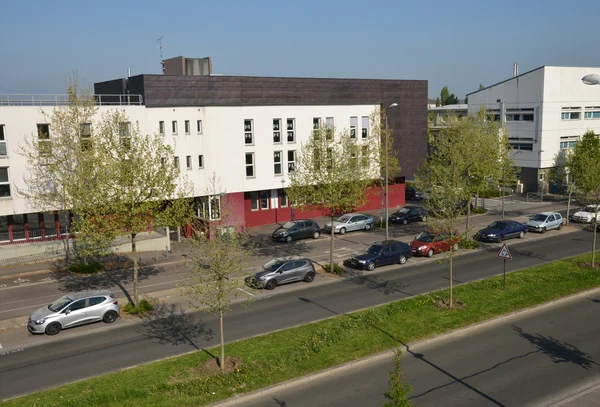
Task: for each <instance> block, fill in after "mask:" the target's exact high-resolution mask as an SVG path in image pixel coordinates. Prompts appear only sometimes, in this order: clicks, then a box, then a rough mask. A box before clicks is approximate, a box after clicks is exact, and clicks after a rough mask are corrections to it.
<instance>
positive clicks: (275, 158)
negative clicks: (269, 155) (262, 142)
mask: <svg viewBox="0 0 600 407" xmlns="http://www.w3.org/2000/svg"><path fill="white" fill-rule="evenodd" d="M277 155H279V160H277ZM277 166H279V172H277ZM273 174H274V175H276V176H282V175H283V151H273Z"/></svg>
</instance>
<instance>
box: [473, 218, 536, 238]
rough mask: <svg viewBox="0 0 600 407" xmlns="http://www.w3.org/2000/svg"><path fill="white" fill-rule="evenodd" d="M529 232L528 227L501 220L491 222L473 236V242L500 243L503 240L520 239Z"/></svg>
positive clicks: (512, 221)
mask: <svg viewBox="0 0 600 407" xmlns="http://www.w3.org/2000/svg"><path fill="white" fill-rule="evenodd" d="M528 230H529V226H527V225H525V224H523V223H520V222H516V221H514V220H501V221H496V222H492V223H490V224H489V225H488V227H487V228H483V229H481V230H480V231H479V232H477V233H476V234H475V240H480V241H484V242H498V243H500V242H502V241H503V240H506V239H510V238H513V237H518V238H519V239H522V238H523V237H524V236H525V233H527V231H528Z"/></svg>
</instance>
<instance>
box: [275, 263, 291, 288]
mask: <svg viewBox="0 0 600 407" xmlns="http://www.w3.org/2000/svg"><path fill="white" fill-rule="evenodd" d="M292 281H295V280H294V262H293V261H288V262H287V263H285V264H283V265H282V266H281V268H280V269H279V277H277V284H287V283H291V282H292Z"/></svg>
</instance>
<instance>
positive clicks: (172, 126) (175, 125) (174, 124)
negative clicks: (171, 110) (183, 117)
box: [171, 120, 177, 135]
mask: <svg viewBox="0 0 600 407" xmlns="http://www.w3.org/2000/svg"><path fill="white" fill-rule="evenodd" d="M171 132H172V133H173V134H175V135H176V134H177V120H173V121H172V122H171Z"/></svg>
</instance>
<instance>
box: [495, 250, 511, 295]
mask: <svg viewBox="0 0 600 407" xmlns="http://www.w3.org/2000/svg"><path fill="white" fill-rule="evenodd" d="M498 257H500V258H501V259H503V260H504V289H505V290H506V260H512V256H511V255H510V250H508V246H507V245H506V243H504V244H503V245H502V247H501V248H500V251H499V252H498Z"/></svg>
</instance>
